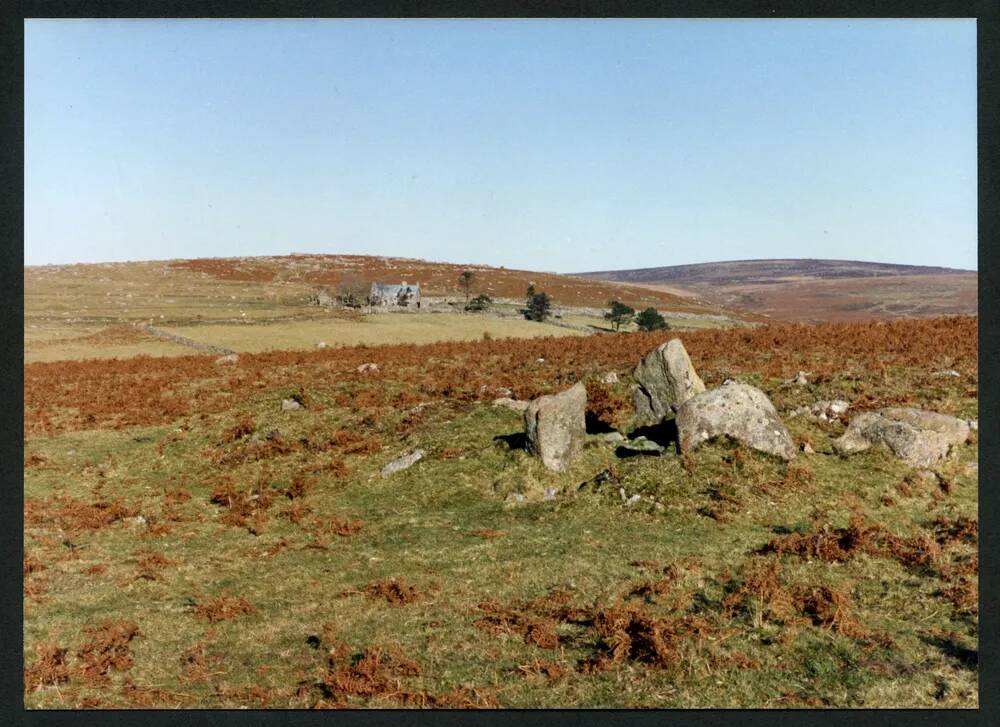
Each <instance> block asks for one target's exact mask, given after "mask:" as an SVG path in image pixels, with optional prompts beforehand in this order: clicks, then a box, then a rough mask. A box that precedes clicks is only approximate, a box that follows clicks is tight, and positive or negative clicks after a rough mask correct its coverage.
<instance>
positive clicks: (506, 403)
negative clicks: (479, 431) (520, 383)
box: [493, 396, 528, 412]
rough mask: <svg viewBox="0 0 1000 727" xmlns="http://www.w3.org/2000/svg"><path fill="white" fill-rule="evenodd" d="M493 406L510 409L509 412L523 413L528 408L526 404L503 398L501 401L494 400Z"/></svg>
mask: <svg viewBox="0 0 1000 727" xmlns="http://www.w3.org/2000/svg"><path fill="white" fill-rule="evenodd" d="M493 406H502V407H506V408H507V409H510V410H511V411H516V412H523V411H524V410H525V409H527V408H528V402H526V401H520V400H519V399H511V398H508V397H506V396H505V397H503V398H502V399H494V400H493Z"/></svg>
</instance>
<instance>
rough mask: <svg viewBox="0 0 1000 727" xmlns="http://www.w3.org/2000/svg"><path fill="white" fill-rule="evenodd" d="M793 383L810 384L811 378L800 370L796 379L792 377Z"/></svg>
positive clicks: (798, 384) (797, 384)
mask: <svg viewBox="0 0 1000 727" xmlns="http://www.w3.org/2000/svg"><path fill="white" fill-rule="evenodd" d="M791 383H793V384H795V385H796V386H805V385H806V384H808V383H809V379H807V378H806V372H805V371H799V373H798V375H797V376H796V377H795V378H794V379H792V381H791Z"/></svg>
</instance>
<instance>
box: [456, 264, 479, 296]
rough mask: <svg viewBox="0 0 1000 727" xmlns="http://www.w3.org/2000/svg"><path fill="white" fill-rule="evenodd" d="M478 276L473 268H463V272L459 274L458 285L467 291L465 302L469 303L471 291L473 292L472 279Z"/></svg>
mask: <svg viewBox="0 0 1000 727" xmlns="http://www.w3.org/2000/svg"><path fill="white" fill-rule="evenodd" d="M475 277H476V274H475V273H474V272H472V271H471V270H463V271H462V274H461V275H459V276H458V287H459V288H461V289H462V290H464V291H465V303H466V305H468V303H469V293H471V292H472V281H473V279H474V278H475Z"/></svg>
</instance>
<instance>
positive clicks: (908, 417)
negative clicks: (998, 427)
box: [833, 408, 969, 467]
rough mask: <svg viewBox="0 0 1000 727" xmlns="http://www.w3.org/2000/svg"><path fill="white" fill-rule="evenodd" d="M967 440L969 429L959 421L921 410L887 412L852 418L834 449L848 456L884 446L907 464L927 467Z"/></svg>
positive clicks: (882, 411) (865, 414) (900, 409)
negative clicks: (878, 445) (875, 446)
mask: <svg viewBox="0 0 1000 727" xmlns="http://www.w3.org/2000/svg"><path fill="white" fill-rule="evenodd" d="M968 438H969V425H968V423H967V422H965V421H964V420H962V419H957V418H955V417H952V416H948V415H946V414H939V413H937V412H933V411H926V410H923V409H908V408H889V409H881V410H879V411H876V412H865V413H863V414H859V415H858V416H856V417H854V419H852V420H851V423H850V426H848V427H847V431H846V432H844V434H843V436H841V437H840V438H839V439H835V440H834V441H833V447H834V449H835V450H836V451H837V452H839V453H841V454H845V455H849V454H854V453H855V452H863V451H865V450H867V449H869V448H870V447H872V446H874V445H876V444H884V445H885V446H887V447H888V448H889V449H890V450H891V451H892V453H893V454H894V455H895V456H897V457H899V458H900V459H902V460H903V461H904V462H906V463H907V464H910V465H912V466H914V467H930V466H932V465H934V464H935V463H936V462H938V461H940V460H941V459H943V458H944V457H946V456H947V455H948V452H949V450H950V449H951V448H952V447H953V446H955V445H958V444H961V443H963V442H965V441H966V440H967V439H968Z"/></svg>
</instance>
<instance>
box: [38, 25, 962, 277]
mask: <svg viewBox="0 0 1000 727" xmlns="http://www.w3.org/2000/svg"><path fill="white" fill-rule="evenodd" d="M24 83H25V172H24V182H25V189H24V193H25V222H24V233H25V239H24V254H25V264H26V265H39V264H49V263H68V262H107V261H125V260H165V259H176V258H193V257H226V256H251V255H284V254H288V253H291V252H312V253H342V254H370V255H391V256H402V257H417V258H424V259H428V260H438V261H449V262H456V263H480V264H487V265H497V266H499V265H503V266H506V267H514V268H522V269H531V270H545V271H555V272H582V271H590V270H611V269H622V268H640V267H657V266H664V265H680V264H688V263H699V262H711V261H719V260H734V259H761V258H784V257H792V258H802V257H813V258H835V259H849V260H869V261H878V262H892V263H905V264H914V265H941V266H946V267H957V268H966V269H976V268H977V253H976V249H977V242H976V234H977V219H976V215H977V202H976V26H975V21H974V20H916V21H907V20H885V21H878V20H857V21H850V20H847V21H838V20H814V21H800V20H739V21H720V20H703V21H685V20H649V21H645V20H537V21H535V20H507V21H483V20H452V21H437V20H284V21H282V20H243V21H233V20H131V21H117V20H29V21H26V22H25V80H24Z"/></svg>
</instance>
